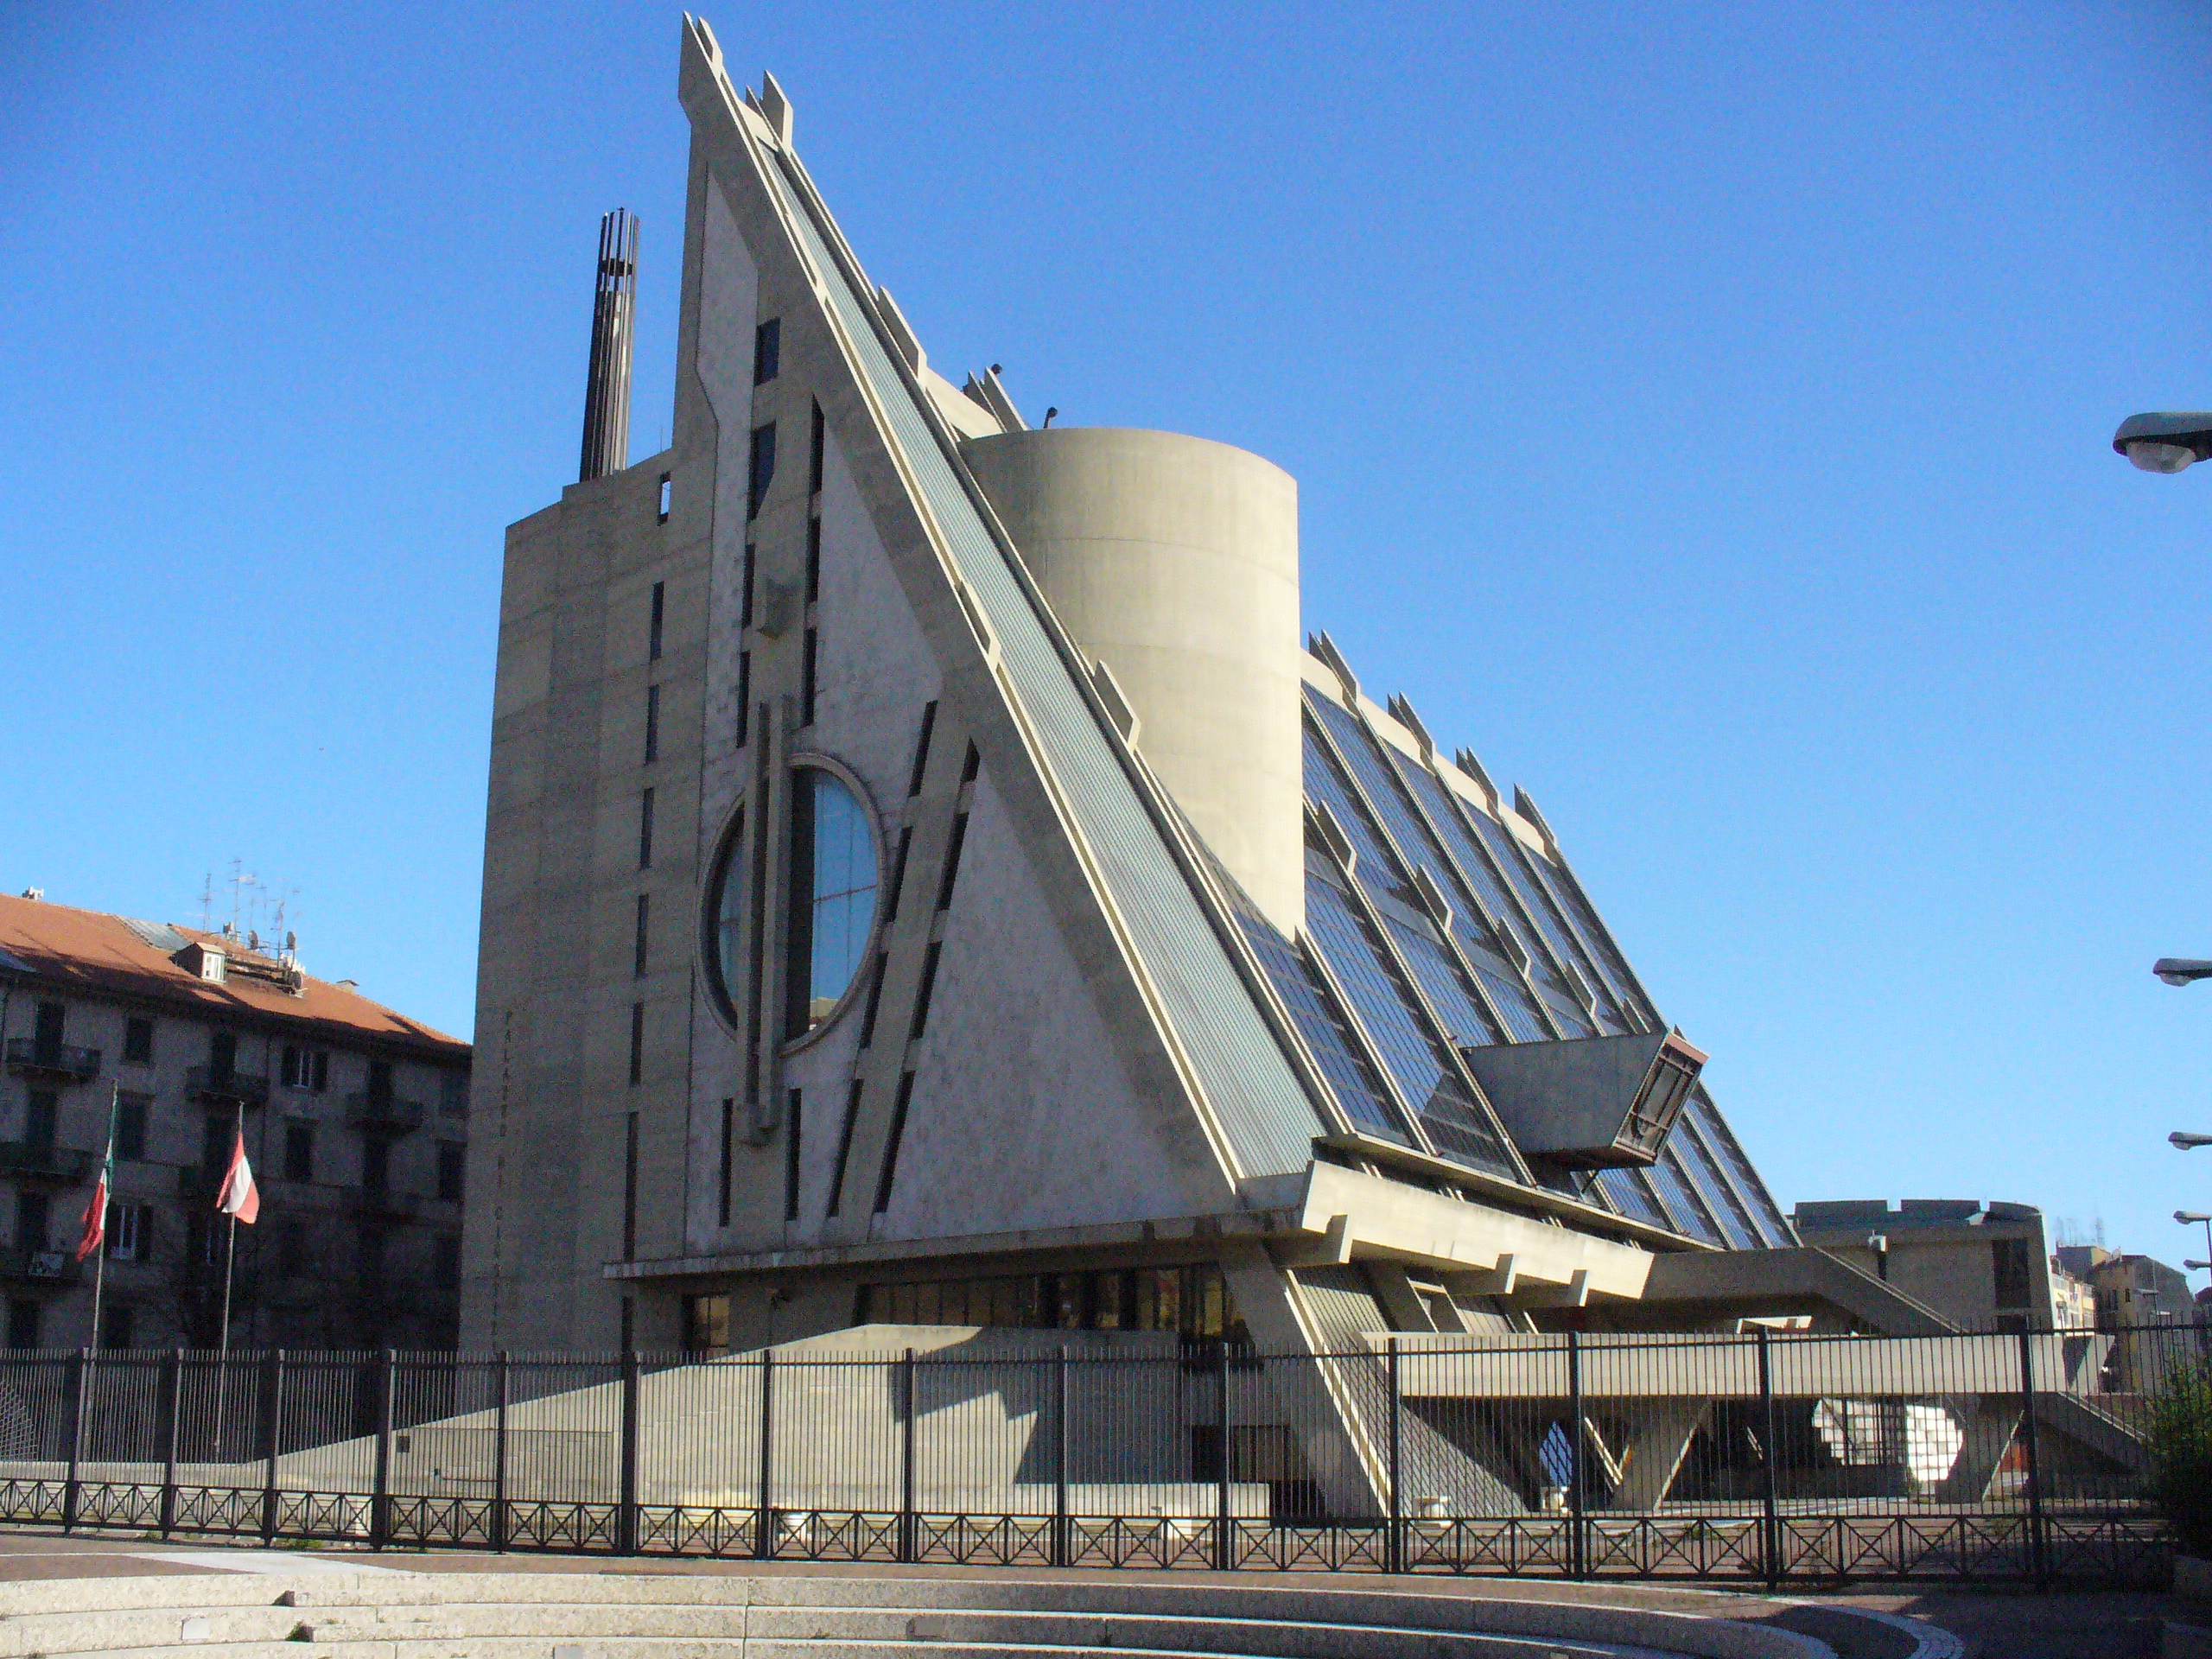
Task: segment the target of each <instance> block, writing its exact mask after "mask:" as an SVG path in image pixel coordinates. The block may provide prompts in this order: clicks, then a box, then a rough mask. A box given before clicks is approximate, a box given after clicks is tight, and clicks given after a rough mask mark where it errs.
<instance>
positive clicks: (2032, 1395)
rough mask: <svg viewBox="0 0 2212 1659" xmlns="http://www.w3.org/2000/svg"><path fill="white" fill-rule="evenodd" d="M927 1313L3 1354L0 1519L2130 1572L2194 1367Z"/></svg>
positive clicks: (1104, 1555) (778, 1544) (1722, 1567)
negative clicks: (761, 1346) (1205, 1338)
mask: <svg viewBox="0 0 2212 1659" xmlns="http://www.w3.org/2000/svg"><path fill="white" fill-rule="evenodd" d="M886 1330H887V1327H872V1328H863V1329H862V1330H860V1331H856V1332H853V1333H851V1338H850V1339H851V1340H852V1341H853V1342H854V1343H855V1344H856V1345H857V1344H864V1343H866V1342H868V1341H869V1340H870V1339H871V1338H874V1339H875V1340H879V1341H880V1339H881V1338H882V1336H883V1335H884V1333H885V1332H886ZM894 1334H899V1335H905V1336H910V1337H912V1336H916V1335H918V1333H916V1332H912V1330H911V1329H909V1330H907V1331H906V1332H894ZM930 1334H931V1336H932V1337H933V1338H939V1339H944V1338H949V1339H950V1345H947V1346H940V1347H937V1348H933V1349H931V1350H930V1351H926V1352H924V1351H915V1350H912V1349H908V1350H905V1351H890V1352H887V1351H880V1350H879V1351H873V1352H838V1351H834V1350H833V1349H831V1348H829V1347H827V1346H825V1345H824V1344H825V1343H828V1342H832V1341H834V1340H835V1339H817V1341H816V1342H813V1343H809V1344H802V1345H800V1346H799V1347H797V1348H794V1349H786V1350H781V1351H768V1352H766V1353H752V1354H743V1355H732V1356H720V1357H706V1356H696V1355H690V1356H687V1355H680V1354H645V1353H626V1354H588V1355H523V1354H483V1353H459V1354H455V1353H436V1354H431V1353H396V1352H391V1351H385V1352H326V1351H315V1352H303V1351H281V1350H280V1351H259V1352H232V1353H230V1354H227V1355H219V1354H215V1353H208V1352H199V1351H185V1350H172V1351H129V1352H120V1351H107V1352H93V1351H79V1352H67V1351H60V1352H55V1351H40V1352H34V1351H8V1352H0V1521H13V1522H22V1523H32V1524H37V1525H41V1526H47V1525H56V1524H58V1525H60V1526H62V1527H64V1528H69V1529H101V1528H115V1529H129V1530H132V1531H137V1532H147V1531H158V1532H160V1533H162V1534H163V1535H174V1534H177V1533H200V1534H231V1535H241V1536H248V1537H257V1538H259V1539H262V1540H264V1541H273V1540H276V1539H279V1538H283V1539H297V1540H328V1541H340V1540H343V1541H362V1542H366V1543H369V1544H372V1545H377V1546H384V1545H405V1546H410V1547H415V1546H451V1547H459V1548H489V1549H538V1550H566V1551H586V1552H600V1553H605V1554H660V1555H718V1556H743V1557H751V1558H755V1559H793V1560H898V1561H918V1560H928V1561H956V1562H959V1561H965V1562H976V1563H988V1564H991V1565H997V1566H1021V1565H1033V1566H1039V1567H1081V1566H1097V1567H1145V1568H1151V1569H1160V1568H1172V1567H1207V1568H1214V1569H1221V1568H1242V1567H1249V1568H1265V1569H1273V1570H1319V1571H1332V1572H1340V1571H1341V1572H1404V1573H1463V1574H1464V1573H1478V1574H1510V1575H1540V1576H1554V1577H1573V1578H1611V1577H1637V1578H1654V1577H1670V1578H1682V1579H1700V1580H1736V1581H1751V1582H1761V1581H1763V1582H1764V1583H1767V1584H1770V1585H1778V1584H1781V1583H1783V1582H1785V1581H1826V1582H1836V1581H1840V1580H1865V1579H1881V1578H1901V1579H1948V1580H1995V1579H2018V1580H2035V1581H2050V1580H2094V1581H2103V1582H2149V1581H2155V1580H2157V1579H2158V1577H2159V1576H2160V1575H2161V1574H2162V1573H2164V1570H2165V1567H2166V1563H2167V1560H2168V1559H2169V1557H2170V1554H2171V1545H2170V1535H2169V1530H2168V1528H2167V1526H2166V1524H2165V1522H2164V1520H2163V1519H2162V1517H2161V1516H2159V1515H2158V1513H2157V1511H2156V1510H2155V1509H2154V1508H2153V1507H2152V1504H2151V1503H2150V1502H2149V1500H2148V1497H2147V1492H2148V1491H2149V1489H2150V1484H2151V1476H2152V1469H2153V1461H2154V1447H2153V1445H2152V1437H2151V1436H2150V1434H2149V1433H2148V1432H2147V1426H2148V1424H2149V1422H2150V1419H2151V1414H2152V1406H2153V1402H2154V1400H2155V1395H2133V1394H2131V1395H2114V1394H2110V1393H2105V1392H2101V1391H2100V1388H2099V1383H2100V1381H2101V1379H2102V1378H2103V1377H2105V1376H2108V1375H2112V1374H2115V1373H2120V1372H2124V1374H2125V1375H2126V1376H2131V1377H2137V1378H2142V1379H2145V1383H2146V1386H2148V1387H2150V1388H2152V1389H2161V1388H2164V1387H2165V1386H2166V1385H2167V1383H2169V1381H2171V1380H2172V1379H2175V1378H2177V1377H2178V1376H2180V1375H2181V1374H2183V1372H2184V1371H2194V1370H2196V1369H2197V1368H2202V1367H2204V1366H2206V1365H2207V1364H2208V1363H2212V1362H2208V1359H2207V1357H2206V1347H2205V1343H2204V1338H2205V1337H2206V1334H2207V1333H2206V1332H2204V1331H2203V1330H2202V1329H2200V1328H2196V1327H2174V1326H2164V1327H2158V1328H2155V1329H2148V1330H2139V1331H2128V1332H2094V1333H2093V1332H2035V1333H2025V1332H2005V1333H1996V1334H1980V1335H1945V1336H1934V1337H1915V1338H1888V1337H1815V1336H1808V1335H1802V1334H1770V1333H1767V1332H1750V1333H1746V1334H1743V1335H1727V1336H1696V1337H1675V1336H1613V1335H1603V1336H1600V1335H1580V1334H1574V1333H1562V1334H1557V1335H1535V1334H1519V1335H1499V1336H1468V1337H1441V1336H1418V1337H1415V1336H1406V1337H1399V1338H1389V1337H1377V1338H1372V1339H1371V1343H1372V1345H1371V1347H1370V1348H1369V1349H1367V1350H1365V1351H1360V1352H1356V1353H1344V1354H1333V1355H1323V1356H1314V1355H1271V1354H1259V1353H1254V1352H1251V1351H1245V1350H1230V1349H1226V1348H1222V1347H1219V1346H1216V1347H1213V1348H1211V1349H1203V1350H1196V1351H1193V1350H1187V1349H1186V1350H1178V1349H1176V1348H1175V1346H1174V1345H1173V1340H1172V1338H1145V1337H1140V1336H1135V1335H1134V1334H1131V1335H1122V1336H1115V1337H1107V1336H1103V1335H1094V1334H1090V1333H1084V1332H1066V1333H1048V1332H1003V1331H982V1332H974V1333H964V1332H963V1333H959V1334H957V1335H955V1334H954V1333H950V1332H932V1333H930ZM1062 1334H1065V1337H1066V1338H1067V1341H1066V1344H1065V1346H1062V1345H1058V1338H1059V1337H1060V1336H1061V1335H1062ZM2122 1344H2126V1352H2125V1353H2124V1354H2123V1353H2121V1352H2120V1349H2121V1347H2122ZM2123 1359H2124V1360H2125V1362H2126V1363H2125V1365H2124V1366H2122V1365H2120V1363H2118V1362H2120V1361H2121V1360H2123Z"/></svg>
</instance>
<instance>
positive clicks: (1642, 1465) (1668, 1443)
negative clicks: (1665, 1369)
mask: <svg viewBox="0 0 2212 1659" xmlns="http://www.w3.org/2000/svg"><path fill="white" fill-rule="evenodd" d="M1712 1404H1713V1402H1712V1401H1711V1400H1710V1399H1707V1398H1704V1397H1701V1396H1695V1395H1693V1396H1689V1397H1686V1398H1674V1399H1669V1398H1662V1399H1657V1400H1652V1401H1649V1402H1644V1403H1643V1404H1640V1405H1638V1406H1636V1407H1634V1408H1632V1410H1631V1413H1630V1422H1631V1424H1632V1425H1633V1427H1631V1428H1630V1436H1629V1442H1628V1446H1627V1449H1626V1450H1625V1451H1624V1452H1623V1453H1622V1456H1621V1478H1620V1484H1619V1485H1618V1486H1617V1487H1615V1488H1614V1490H1613V1496H1612V1500H1611V1505H1610V1507H1611V1508H1613V1509H1616V1510H1656V1509H1657V1508H1658V1507H1659V1505H1660V1503H1661V1502H1662V1500H1664V1498H1665V1497H1666V1496H1667V1489H1668V1488H1669V1486H1671V1485H1673V1484H1675V1472H1676V1471H1678V1470H1680V1469H1681V1466H1682V1459H1683V1457H1684V1456H1685V1455H1686V1454H1687V1453H1688V1451H1689V1449H1690V1440H1692V1438H1693V1437H1694V1436H1695V1434H1696V1433H1697V1429H1698V1425H1699V1424H1700V1423H1701V1422H1703V1421H1705V1414H1706V1412H1707V1410H1708V1409H1709V1408H1711V1407H1712Z"/></svg>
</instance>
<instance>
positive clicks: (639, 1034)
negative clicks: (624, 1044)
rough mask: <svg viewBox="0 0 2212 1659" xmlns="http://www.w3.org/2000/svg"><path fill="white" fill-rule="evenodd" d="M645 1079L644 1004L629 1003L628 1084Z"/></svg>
mask: <svg viewBox="0 0 2212 1659" xmlns="http://www.w3.org/2000/svg"><path fill="white" fill-rule="evenodd" d="M644 1081H645V1004H644V1003H642V1002H632V1004H631V1005H630V1086H631V1087H632V1088H633V1089H634V1088H636V1087H637V1086H638V1085H639V1084H641V1083H643V1082H644Z"/></svg>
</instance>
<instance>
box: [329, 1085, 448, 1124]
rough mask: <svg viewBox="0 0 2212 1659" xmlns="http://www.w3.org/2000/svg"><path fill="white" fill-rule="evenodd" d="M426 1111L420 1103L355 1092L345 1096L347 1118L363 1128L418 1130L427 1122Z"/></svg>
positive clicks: (396, 1097)
mask: <svg viewBox="0 0 2212 1659" xmlns="http://www.w3.org/2000/svg"><path fill="white" fill-rule="evenodd" d="M427 1121H429V1108H428V1107H426V1106H424V1105H423V1103H422V1102H421V1101H419V1100H404V1099H402V1098H401V1097H400V1096H397V1095H385V1094H378V1093H377V1092H375V1091H374V1090H367V1089H357V1090H354V1091H353V1093H352V1094H350V1095H348V1096H346V1122H350V1123H353V1124H354V1125H356V1126H358V1127H359V1128H365V1129H396V1130H400V1131H404V1130H408V1129H419V1128H422V1127H423V1124H424V1123H425V1122H427Z"/></svg>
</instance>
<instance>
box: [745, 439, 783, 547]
mask: <svg viewBox="0 0 2212 1659" xmlns="http://www.w3.org/2000/svg"><path fill="white" fill-rule="evenodd" d="M775 480H776V423H774V422H773V421H771V422H769V423H767V424H766V426H756V427H754V428H753V454H752V461H751V464H750V465H749V466H748V467H747V469H746V498H745V517H746V519H747V522H748V523H749V522H751V521H752V520H753V519H755V518H759V517H760V504H761V503H762V502H764V501H766V499H768V486H769V485H771V484H772V483H774V482H775Z"/></svg>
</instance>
